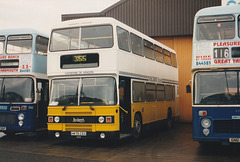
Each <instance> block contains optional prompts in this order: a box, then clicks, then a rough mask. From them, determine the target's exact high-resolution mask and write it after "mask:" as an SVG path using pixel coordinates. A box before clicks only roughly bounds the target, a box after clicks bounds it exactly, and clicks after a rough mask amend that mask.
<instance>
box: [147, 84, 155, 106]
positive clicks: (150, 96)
mask: <svg viewBox="0 0 240 162" xmlns="http://www.w3.org/2000/svg"><path fill="white" fill-rule="evenodd" d="M155 94H156V93H155V84H151V83H147V84H146V101H147V102H153V101H155V100H156V96H155Z"/></svg>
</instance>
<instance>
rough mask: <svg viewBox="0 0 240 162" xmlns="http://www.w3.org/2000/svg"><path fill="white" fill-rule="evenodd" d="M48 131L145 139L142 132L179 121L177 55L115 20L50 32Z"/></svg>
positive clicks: (85, 21)
mask: <svg viewBox="0 0 240 162" xmlns="http://www.w3.org/2000/svg"><path fill="white" fill-rule="evenodd" d="M48 52H49V53H48V65H47V74H48V77H49V78H50V81H51V85H50V86H51V95H50V103H49V107H48V130H49V133H50V135H52V136H55V137H74V138H95V139H119V138H120V137H122V136H125V135H128V134H132V135H133V137H134V138H136V139H138V138H140V137H141V133H142V131H143V129H142V128H144V127H143V126H146V125H148V124H153V123H155V124H156V123H157V124H158V123H159V122H160V121H168V122H166V123H168V125H169V126H171V124H172V121H173V120H175V119H177V118H178V69H177V61H176V60H177V59H176V53H175V51H174V50H172V49H170V48H168V47H167V46H165V45H163V44H161V43H159V42H157V41H155V40H153V39H151V38H149V37H148V36H146V35H144V34H142V33H140V32H138V31H136V30H134V29H132V28H131V27H129V26H127V25H125V24H123V23H121V22H119V21H117V20H115V19H113V18H86V19H79V20H71V21H67V22H62V23H61V24H60V25H59V26H57V27H55V28H54V29H53V30H52V33H51V38H50V45H49V51H48Z"/></svg>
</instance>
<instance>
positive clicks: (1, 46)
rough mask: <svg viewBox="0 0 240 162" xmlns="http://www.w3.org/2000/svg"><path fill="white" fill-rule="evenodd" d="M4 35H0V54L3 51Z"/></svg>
mask: <svg viewBox="0 0 240 162" xmlns="http://www.w3.org/2000/svg"><path fill="white" fill-rule="evenodd" d="M4 46H5V37H4V36H0V54H3V53H4Z"/></svg>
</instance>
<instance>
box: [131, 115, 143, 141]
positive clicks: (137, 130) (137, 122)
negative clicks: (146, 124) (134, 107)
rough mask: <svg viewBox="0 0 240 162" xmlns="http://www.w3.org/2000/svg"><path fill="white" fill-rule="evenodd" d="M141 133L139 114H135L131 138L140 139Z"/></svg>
mask: <svg viewBox="0 0 240 162" xmlns="http://www.w3.org/2000/svg"><path fill="white" fill-rule="evenodd" d="M141 134H142V120H141V117H140V115H139V114H136V115H135V117H134V125H133V133H132V135H133V138H134V139H135V140H138V139H140V137H141Z"/></svg>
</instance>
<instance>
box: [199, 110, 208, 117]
mask: <svg viewBox="0 0 240 162" xmlns="http://www.w3.org/2000/svg"><path fill="white" fill-rule="evenodd" d="M198 114H199V116H207V111H199V113H198Z"/></svg>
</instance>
